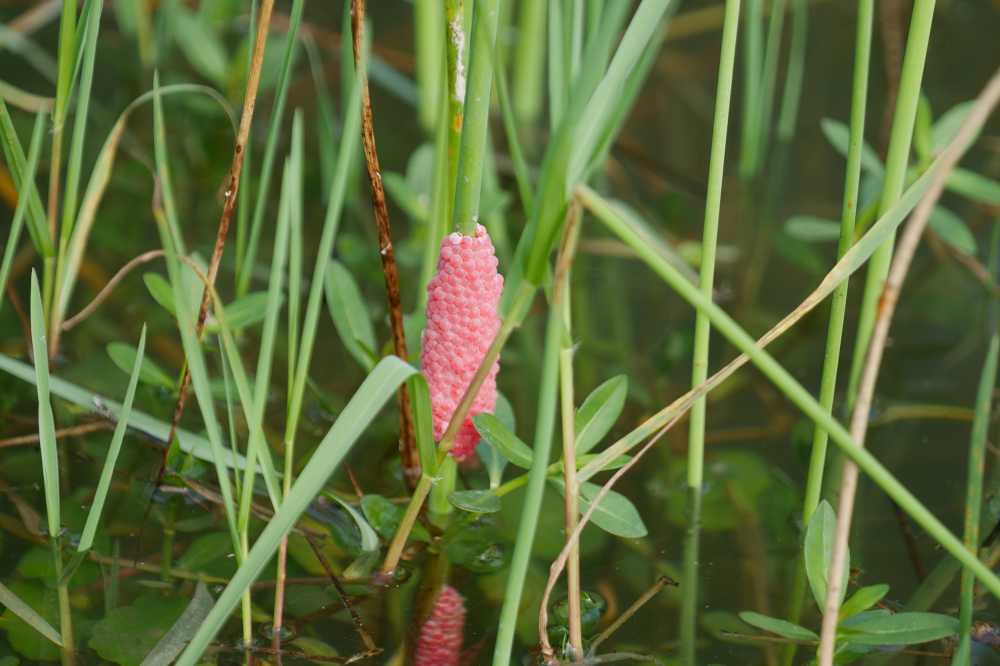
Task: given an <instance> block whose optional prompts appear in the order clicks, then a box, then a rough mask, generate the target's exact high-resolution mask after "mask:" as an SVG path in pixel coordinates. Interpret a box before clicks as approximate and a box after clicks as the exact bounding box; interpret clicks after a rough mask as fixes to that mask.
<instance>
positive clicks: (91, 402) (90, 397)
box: [0, 354, 246, 469]
mask: <svg viewBox="0 0 1000 666" xmlns="http://www.w3.org/2000/svg"><path fill="white" fill-rule="evenodd" d="M0 370H3V371H4V372H6V373H8V374H10V375H12V376H14V377H17V378H18V379H20V380H22V381H25V382H28V383H31V384H34V383H36V381H37V380H36V378H35V372H34V369H33V368H32V367H31V366H30V365H27V364H26V363H22V362H20V361H18V360H16V359H13V358H11V357H10V356H7V355H5V354H0ZM49 388H50V389H51V392H52V394H53V395H55V396H58V397H59V398H61V399H63V400H66V401H67V402H71V403H73V404H74V405H76V406H78V407H81V408H83V409H85V410H90V411H92V412H96V413H97V414H100V415H104V414H111V415H112V416H113V417H114V418H115V419H120V418H121V413H122V406H121V405H120V404H118V403H117V402H114V401H113V400H109V399H108V398H105V397H104V396H102V395H99V394H97V393H94V392H92V391H88V390H87V389H85V388H81V387H79V386H76V385H75V384H71V383H70V382H67V381H65V380H62V379H59V378H58V377H50V378H49ZM129 426H130V427H132V428H134V429H136V430H138V431H140V432H143V433H145V434H146V435H148V436H149V437H150V438H151V439H153V440H156V441H157V442H160V443H161V444H162V443H163V442H165V441H166V439H167V435H169V434H170V424H169V423H167V422H165V421H162V420H160V419H158V418H155V417H153V416H150V415H149V414H146V413H144V412H140V411H137V410H134V409H133V410H132V415H131V417H130V418H129ZM177 441H178V442H179V443H180V448H181V451H183V452H184V453H188V454H191V455H192V456H194V457H195V458H198V459H199V460H204V461H207V462H212V447H211V445H210V444H209V442H208V440H207V439H205V438H204V437H202V436H200V435H196V434H194V433H192V432H190V431H188V430H184V429H183V428H178V429H177ZM224 462H225V464H226V465H227V466H228V467H232V468H235V469H243V468H244V466H245V465H246V461H245V460H244V458H243V456H236V457H235V458H233V457H232V456H231V455H227V456H226V458H225V460H224Z"/></svg>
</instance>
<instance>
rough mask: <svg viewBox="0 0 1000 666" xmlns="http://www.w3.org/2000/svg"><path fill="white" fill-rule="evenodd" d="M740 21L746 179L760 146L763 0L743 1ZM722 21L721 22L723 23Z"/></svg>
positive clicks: (742, 168) (742, 162)
mask: <svg viewBox="0 0 1000 666" xmlns="http://www.w3.org/2000/svg"><path fill="white" fill-rule="evenodd" d="M779 2H780V0H779ZM743 20H744V21H746V31H745V35H744V39H743V58H744V61H743V79H744V81H743V136H742V141H741V147H740V169H739V170H740V177H741V178H743V179H744V180H749V179H750V178H752V177H753V175H754V174H755V173H756V168H757V160H758V157H757V154H758V147H759V146H760V143H759V137H758V134H757V133H758V131H759V130H760V99H759V96H760V95H761V94H762V93H763V92H764V91H762V90H761V74H762V71H763V61H764V43H763V42H764V34H763V24H764V6H763V0H746V4H745V5H744V15H743ZM724 25H725V23H723V26H724Z"/></svg>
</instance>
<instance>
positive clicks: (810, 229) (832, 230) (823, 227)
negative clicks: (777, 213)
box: [785, 215, 840, 243]
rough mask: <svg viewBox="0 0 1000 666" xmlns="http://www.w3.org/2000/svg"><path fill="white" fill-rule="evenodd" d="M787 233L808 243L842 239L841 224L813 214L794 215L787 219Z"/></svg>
mask: <svg viewBox="0 0 1000 666" xmlns="http://www.w3.org/2000/svg"><path fill="white" fill-rule="evenodd" d="M785 233H786V234H788V235H789V236H791V237H792V238H795V239H797V240H800V241H805V242H807V243H827V242H830V241H837V240H839V239H840V224H839V223H838V222H834V221H833V220H826V219H823V218H821V217H813V216H812V215H793V216H792V217H790V218H788V220H786V221H785Z"/></svg>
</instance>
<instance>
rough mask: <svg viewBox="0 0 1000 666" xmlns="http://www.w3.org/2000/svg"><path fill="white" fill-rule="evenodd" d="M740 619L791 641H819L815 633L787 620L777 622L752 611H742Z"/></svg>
mask: <svg viewBox="0 0 1000 666" xmlns="http://www.w3.org/2000/svg"><path fill="white" fill-rule="evenodd" d="M740 619H741V620H743V621H744V622H746V623H747V624H749V625H753V626H754V627H757V628H758V629H763V630H764V631H769V632H771V633H772V634H777V635H778V636H781V637H782V638H787V639H789V640H792V641H803V642H809V641H818V640H819V636H817V635H816V633H815V632H812V631H810V630H809V629H806V628H805V627H800V626H799V625H797V624H792V623H791V622H788V621H787V620H779V619H778V618H776V617H768V616H767V615H761V614H760V613H754V612H753V611H744V612H742V613H740Z"/></svg>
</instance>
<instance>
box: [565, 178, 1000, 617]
mask: <svg viewBox="0 0 1000 666" xmlns="http://www.w3.org/2000/svg"><path fill="white" fill-rule="evenodd" d="M577 196H579V197H580V200H581V201H582V202H583V203H584V205H585V206H586V207H587V208H588V209H589V210H590V211H591V212H593V213H594V215H596V216H597V217H598V218H600V219H601V220H602V221H604V222H606V223H607V224H608V225H609V226H610V227H611V228H612V229H613V230H615V231H616V233H618V230H620V229H621V228H622V224H621V221H620V219H619V216H618V214H617V213H616V212H615V210H614V209H613V208H612V207H611V206H609V205H608V204H607V202H605V201H604V200H603V199H600V197H598V196H597V195H596V194H595V193H593V192H592V191H591V190H588V189H586V188H583V187H578V188H577ZM637 251H638V253H639V255H640V257H641V258H642V259H643V260H644V261H646V262H647V263H648V264H649V265H650V267H651V268H652V269H653V270H654V271H655V272H656V273H657V274H658V275H659V276H660V277H661V278H663V280H664V281H665V282H666V283H667V284H668V285H669V286H670V287H671V288H672V289H673V290H674V291H675V292H676V293H677V295H679V296H680V297H681V298H683V299H684V300H685V301H687V302H688V303H690V304H691V305H693V306H694V307H695V308H697V309H698V310H699V311H701V312H704V313H706V315H707V316H708V318H709V320H710V321H711V323H712V325H713V326H714V327H715V328H716V330H718V331H719V333H721V334H722V335H723V336H724V337H725V338H726V339H727V340H728V341H729V342H730V343H731V344H732V345H733V346H734V347H736V348H737V349H739V350H740V351H741V352H742V353H744V354H745V355H746V356H747V358H748V359H749V360H750V362H752V363H753V364H754V365H755V366H756V367H757V368H758V369H759V370H760V371H761V373H762V374H763V375H764V376H765V377H767V378H768V379H769V380H770V381H771V382H772V383H774V385H775V386H776V387H777V388H778V389H779V390H780V391H781V392H782V393H783V394H784V395H785V396H786V397H787V398H788V400H789V401H791V402H792V403H793V404H795V405H796V406H797V407H798V408H799V409H800V410H802V412H803V413H804V414H805V415H806V416H808V417H809V418H810V419H812V420H813V421H815V422H818V423H820V424H821V425H822V426H823V427H824V428H825V429H826V430H827V431H828V432H829V433H830V439H832V440H833V442H834V443H835V444H837V446H838V447H840V449H841V450H842V451H843V452H844V453H845V454H846V455H847V456H848V457H849V458H851V459H852V460H853V461H854V462H855V463H856V464H857V465H858V467H859V468H860V469H861V470H862V471H864V472H865V474H867V475H868V477H869V478H871V479H872V481H874V482H875V483H876V484H877V485H878V486H879V487H880V488H882V490H883V491H885V493H886V494H887V495H888V496H889V497H890V498H891V499H892V500H893V501H895V502H896V504H898V505H899V506H900V507H901V508H902V509H903V510H904V511H906V513H907V514H909V515H910V517H911V518H913V520H914V522H916V523H917V524H918V525H920V527H921V528H923V529H924V530H925V531H926V532H927V533H928V534H929V535H930V536H931V538H933V539H934V540H935V541H937V542H938V543H939V544H940V545H941V546H942V547H943V548H944V549H945V550H947V551H948V552H949V553H950V554H951V555H952V556H954V557H955V558H956V559H957V560H959V561H960V562H961V563H962V564H963V565H965V566H966V567H968V568H969V569H970V570H972V572H973V573H974V574H975V576H976V578H977V579H979V581H981V582H982V583H983V585H984V586H985V587H986V588H987V589H988V590H989V591H990V592H991V593H992V594H993V595H995V596H997V597H998V598H1000V578H998V577H997V576H996V575H995V574H994V573H993V572H992V571H991V570H990V569H989V568H988V567H987V566H986V565H984V564H983V563H982V562H980V561H979V560H978V559H976V557H975V556H974V555H972V554H971V553H969V552H968V550H966V548H965V546H964V545H963V544H962V542H961V541H960V540H959V539H957V538H956V537H955V536H954V535H953V534H952V533H951V532H950V531H949V530H948V528H947V527H945V526H944V525H943V524H942V523H941V521H940V520H938V519H937V518H936V517H935V516H934V515H933V514H932V513H931V512H930V511H928V510H927V508H926V507H925V506H924V505H923V504H922V503H921V502H920V500H918V499H917V498H916V497H915V496H914V495H913V494H912V493H911V492H910V491H909V490H908V489H907V488H906V486H904V485H903V484H902V483H900V482H899V481H898V480H897V479H896V478H895V477H894V476H893V475H892V473H891V472H889V470H887V469H886V468H885V467H884V466H883V465H882V464H881V463H880V462H879V461H878V460H877V459H876V458H875V457H874V456H873V455H872V454H871V453H870V452H869V451H867V450H866V449H864V448H863V447H861V446H860V445H858V443H857V442H855V441H854V439H852V438H851V436H850V434H849V433H848V432H847V430H846V429H845V428H844V426H843V425H842V424H840V423H839V422H838V421H837V420H835V419H834V418H833V417H832V416H830V415H829V414H827V413H826V411H824V410H823V407H822V406H821V405H820V404H819V402H817V401H816V399H815V398H813V397H812V395H811V394H810V393H809V392H808V391H807V390H806V389H805V388H804V387H803V386H802V385H801V384H800V383H799V382H798V381H797V380H796V379H795V378H794V377H793V376H792V375H791V374H790V373H789V372H788V371H787V370H785V369H784V368H783V367H782V366H781V364H779V363H778V362H777V361H776V360H775V359H774V357H773V356H771V355H770V354H769V353H768V352H767V351H766V350H765V349H764V348H763V347H762V346H761V345H760V344H758V343H757V341H755V340H754V339H753V338H752V337H751V336H750V335H749V334H748V333H747V332H746V331H745V330H744V329H743V328H742V327H741V326H740V325H739V324H737V323H736V322H735V321H734V320H733V319H732V317H730V316H729V315H728V314H726V312H725V311H724V310H722V308H720V307H719V306H718V305H716V304H715V303H713V302H712V301H711V299H709V298H707V297H706V296H705V295H704V294H702V293H701V291H700V290H699V289H698V288H697V287H696V286H695V285H692V284H691V283H690V282H689V281H688V280H687V278H686V277H684V275H683V274H682V273H681V272H680V271H678V270H677V269H676V268H675V267H674V266H672V265H671V264H670V263H668V262H666V261H663V260H662V259H659V258H657V257H656V256H655V255H653V254H652V253H647V252H643V248H642V247H641V246H639V247H638V249H637ZM667 416H668V417H672V416H674V414H668V415H667ZM649 434H652V433H649ZM639 441H641V439H639ZM637 443H638V442H637V441H636V440H635V438H633V437H631V436H630V437H629V439H628V440H627V441H626V442H625V444H626V446H624V447H618V446H615V447H614V448H613V449H612V447H609V448H608V449H606V451H605V453H613V455H615V456H617V455H621V454H622V453H624V452H625V451H626V450H629V449H630V448H631V447H632V446H634V445H636V444H637ZM605 464H607V461H606V460H605V455H604V454H602V455H599V456H598V457H597V458H595V459H594V460H593V461H591V462H590V463H588V464H587V466H585V467H584V468H583V469H581V470H580V475H579V478H580V480H581V481H584V480H586V479H587V478H589V476H590V475H591V474H593V473H595V471H594V469H593V467H596V468H597V469H600V468H601V467H602V466H603V465H605Z"/></svg>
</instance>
